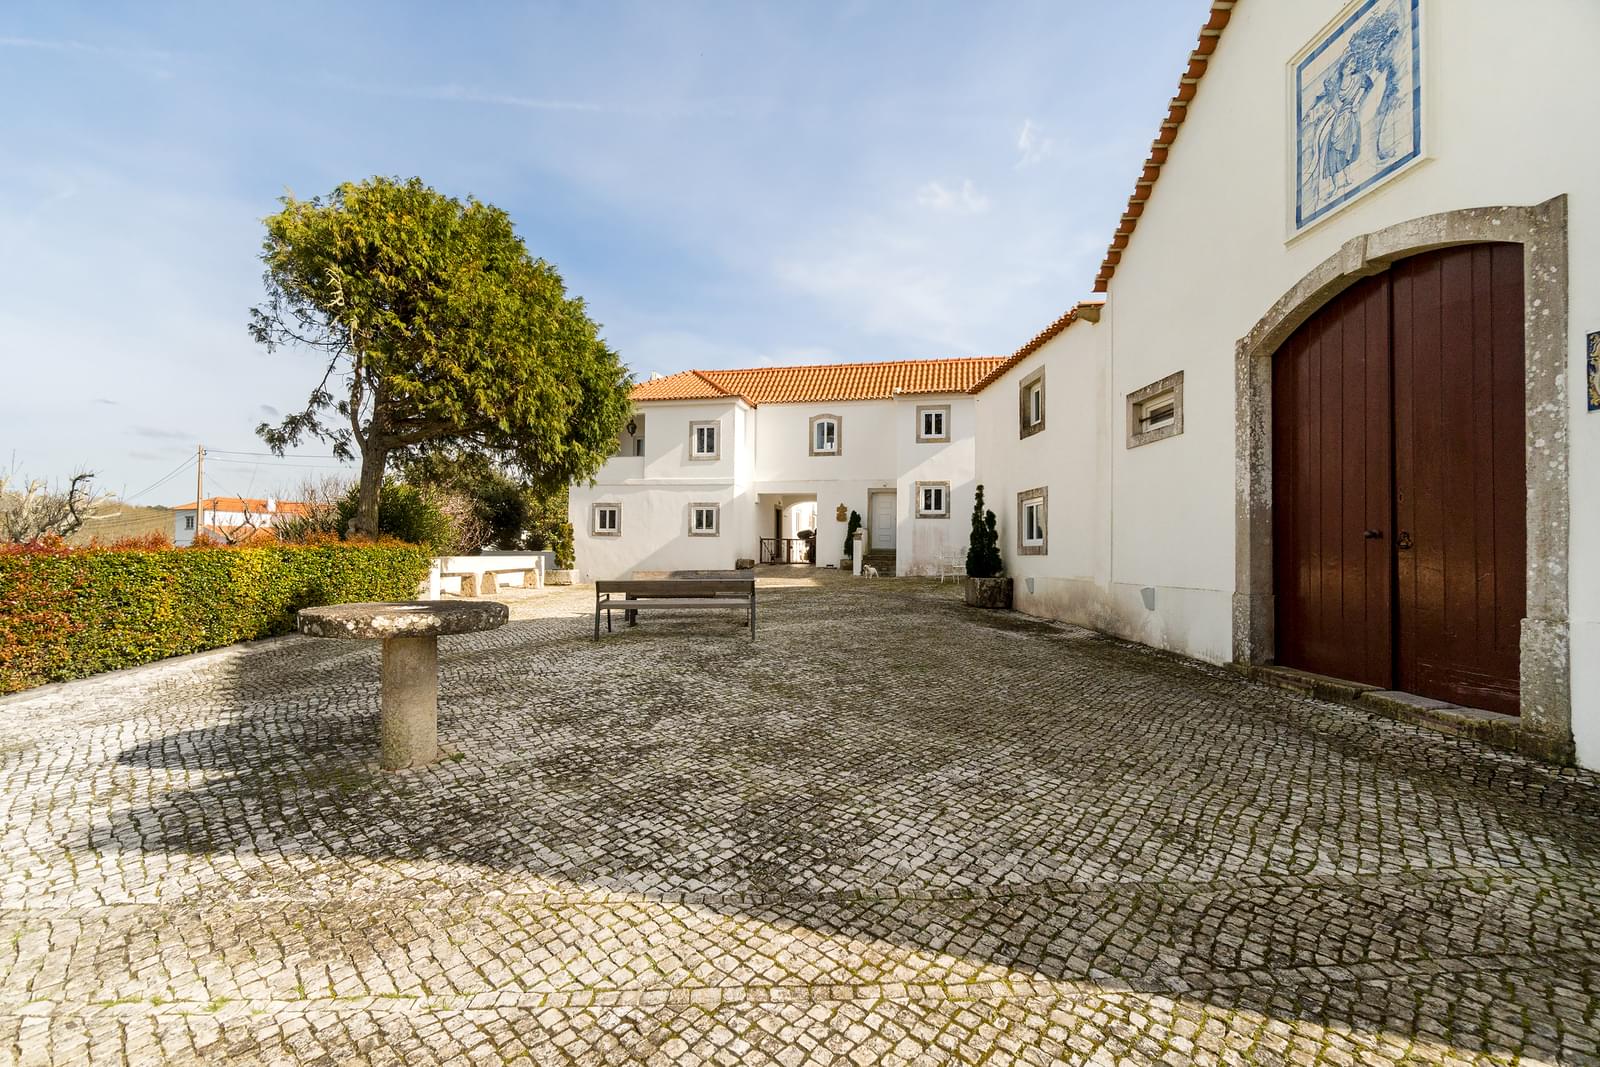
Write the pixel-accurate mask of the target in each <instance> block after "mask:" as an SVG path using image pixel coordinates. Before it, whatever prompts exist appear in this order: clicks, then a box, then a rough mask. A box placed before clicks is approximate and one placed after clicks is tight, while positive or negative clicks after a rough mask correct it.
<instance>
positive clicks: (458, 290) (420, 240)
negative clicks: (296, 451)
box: [250, 178, 629, 534]
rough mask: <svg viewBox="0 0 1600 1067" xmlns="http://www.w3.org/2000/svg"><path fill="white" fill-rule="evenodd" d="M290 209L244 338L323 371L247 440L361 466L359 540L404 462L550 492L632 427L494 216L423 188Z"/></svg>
mask: <svg viewBox="0 0 1600 1067" xmlns="http://www.w3.org/2000/svg"><path fill="white" fill-rule="evenodd" d="M282 204H283V210H281V211H279V212H278V213H277V214H275V215H272V216H270V217H268V218H267V220H266V227H267V236H266V241H265V242H264V245H263V249H262V257H261V258H262V260H263V261H264V262H265V263H266V274H265V282H266V290H267V296H266V301H265V303H263V304H262V305H261V306H259V307H256V308H252V309H251V312H250V332H251V334H252V335H253V336H254V337H255V338H256V340H257V341H260V342H261V343H262V344H264V345H266V346H267V349H268V351H274V350H276V349H277V348H278V347H279V346H280V345H291V346H305V347H309V348H312V349H315V350H317V351H319V352H321V353H322V354H323V356H324V357H325V359H326V363H325V366H324V368H323V372H322V377H321V380H320V381H319V383H318V384H317V386H316V387H315V388H314V389H312V391H311V396H310V398H309V400H308V401H307V403H306V407H305V409H304V410H303V411H299V412H295V413H293V414H291V415H289V416H287V417H286V418H285V419H284V420H283V421H282V422H281V423H278V424H277V425H272V424H269V423H263V424H261V425H260V426H259V427H257V429H256V432H257V433H258V434H260V436H261V437H262V439H263V440H265V441H266V442H267V444H268V445H269V446H271V448H272V450H273V451H274V452H277V453H278V454H280V455H281V454H282V453H283V451H284V449H286V448H287V447H289V446H290V445H295V444H298V443H300V442H301V441H302V440H303V439H305V438H307V437H311V438H316V439H319V440H322V441H324V442H327V443H328V444H330V445H332V447H333V451H334V453H335V454H336V455H339V456H341V457H345V458H354V455H355V452H356V451H357V450H359V452H360V454H361V481H360V486H359V498H358V500H359V503H358V507H357V509H356V515H355V522H354V526H355V530H356V531H357V532H358V533H365V534H376V533H377V531H378V499H379V495H380V493H381V492H382V488H383V475H384V468H385V465H386V464H387V462H388V460H389V457H390V455H391V454H392V453H395V452H397V451H401V450H411V449H426V448H430V447H442V446H449V447H451V448H454V449H457V450H460V451H462V452H465V453H470V454H481V455H484V456H488V457H492V458H494V460H495V461H496V462H499V463H503V464H507V465H509V466H511V467H514V468H515V469H517V470H518V471H519V472H520V474H521V475H522V476H523V478H525V479H526V480H527V482H528V483H529V484H531V485H535V486H539V487H542V488H545V489H550V490H553V489H555V488H557V487H560V486H564V485H566V484H567V483H569V482H572V481H577V480H582V479H586V478H589V477H592V476H593V474H594V472H595V471H596V470H598V469H599V467H600V464H601V463H603V462H604V461H605V458H606V456H607V455H609V454H610V453H611V452H612V451H613V449H614V448H615V444H616V433H617V427H618V426H620V425H621V424H622V421H623V419H624V418H626V417H627V413H628V409H629V402H628V387H629V380H628V375H627V371H626V370H625V368H624V367H623V366H622V364H621V363H620V362H619V360H618V358H617V354H616V353H615V352H613V351H612V350H611V349H610V348H608V347H607V346H606V344H605V342H604V341H602V340H601V339H600V335H599V327H598V326H597V325H596V324H595V323H594V322H593V321H592V320H591V319H590V318H589V316H588V315H587V314H586V313H585V311H584V306H583V301H581V300H579V299H576V298H573V297H569V296H568V295H567V292H566V288H565V286H564V285H563V284H562V281H561V276H560V275H559V274H557V273H556V271H555V268H553V267H552V266H551V265H550V264H548V263H546V262H545V261H543V260H536V259H534V258H532V257H531V256H530V255H529V254H528V250H527V248H526V247H525V246H524V245H523V243H522V239H521V238H520V237H518V236H517V234H516V231H515V230H514V228H513V227H512V225H511V219H510V217H509V216H507V215H506V213H505V212H504V211H501V210H500V209H499V208H496V207H494V206H492V205H490V204H484V203H481V202H479V201H477V200H474V199H471V198H468V199H467V200H466V201H464V202H463V201H460V200H456V199H454V198H452V197H447V196H444V195H443V194H441V193H438V192H436V191H435V190H433V189H431V188H429V187H428V186H426V185H424V184H423V183H422V181H421V180H420V179H417V178H412V179H411V180H409V181H399V180H397V179H389V178H372V179H370V180H368V181H364V182H359V183H346V184H344V185H341V186H340V187H339V188H337V189H335V190H334V191H333V193H332V194H330V195H329V196H328V197H326V198H322V197H316V198H313V199H311V200H297V199H295V198H294V197H293V196H287V197H284V198H283V200H282Z"/></svg>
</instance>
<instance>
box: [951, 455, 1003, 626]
mask: <svg viewBox="0 0 1600 1067" xmlns="http://www.w3.org/2000/svg"><path fill="white" fill-rule="evenodd" d="M1005 566H1006V565H1005V561H1004V560H1003V559H1001V558H1000V532H999V530H997V529H996V528H995V519H994V512H992V511H985V510H984V507H983V486H981V485H980V486H978V498H977V500H975V501H974V502H973V504H972V539H971V542H970V543H969V544H968V546H967V577H966V578H965V580H963V582H962V592H963V594H964V595H965V596H966V599H967V603H968V604H970V605H971V606H972V607H975V608H1009V607H1010V606H1011V579H1010V578H1006V577H1003V576H1002V575H1001V573H1000V572H1001V571H1003V570H1005Z"/></svg>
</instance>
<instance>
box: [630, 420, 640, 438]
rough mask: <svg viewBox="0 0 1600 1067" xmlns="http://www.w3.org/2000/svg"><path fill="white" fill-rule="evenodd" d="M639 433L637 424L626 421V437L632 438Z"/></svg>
mask: <svg viewBox="0 0 1600 1067" xmlns="http://www.w3.org/2000/svg"><path fill="white" fill-rule="evenodd" d="M638 432H639V424H638V423H637V422H634V421H633V420H632V419H629V420H628V436H629V437H632V436H634V435H635V434H637V433H638Z"/></svg>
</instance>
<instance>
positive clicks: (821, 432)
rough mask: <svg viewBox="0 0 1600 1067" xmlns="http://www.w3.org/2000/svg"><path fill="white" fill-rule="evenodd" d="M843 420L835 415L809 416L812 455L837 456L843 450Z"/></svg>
mask: <svg viewBox="0 0 1600 1067" xmlns="http://www.w3.org/2000/svg"><path fill="white" fill-rule="evenodd" d="M842 427H843V421H842V420H841V419H840V418H839V416H837V415H813V416H812V417H811V426H810V433H811V441H810V444H811V454H812V455H813V456H837V455H839V453H840V452H841V451H842V450H843V448H842V445H843V433H842Z"/></svg>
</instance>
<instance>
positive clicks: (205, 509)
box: [172, 496, 306, 548]
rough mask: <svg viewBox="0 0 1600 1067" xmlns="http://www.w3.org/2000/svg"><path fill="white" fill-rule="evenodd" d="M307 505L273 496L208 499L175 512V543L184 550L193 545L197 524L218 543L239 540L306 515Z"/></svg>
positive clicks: (217, 497)
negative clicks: (243, 536)
mask: <svg viewBox="0 0 1600 1067" xmlns="http://www.w3.org/2000/svg"><path fill="white" fill-rule="evenodd" d="M305 513H306V505H305V504H302V503H299V502H298V501H293V500H278V499H276V498H274V497H270V496H269V497H238V496H208V497H206V498H205V499H204V500H202V501H200V510H199V511H197V510H196V508H195V502H194V501H193V500H191V501H189V502H188V503H187V504H179V505H178V506H177V507H175V508H173V509H172V543H173V544H175V545H177V546H178V547H180V548H182V547H184V546H185V545H192V544H194V538H195V528H196V526H197V525H198V526H199V527H200V528H201V529H203V530H205V531H206V532H207V533H208V534H210V535H211V536H212V537H213V538H215V539H216V540H219V541H226V540H237V539H238V538H239V537H241V536H242V535H247V534H249V533H251V532H252V531H255V530H265V529H269V528H270V527H272V526H275V525H277V524H278V523H279V522H281V521H282V520H283V519H285V518H287V517H289V516H293V515H304V514H305Z"/></svg>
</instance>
